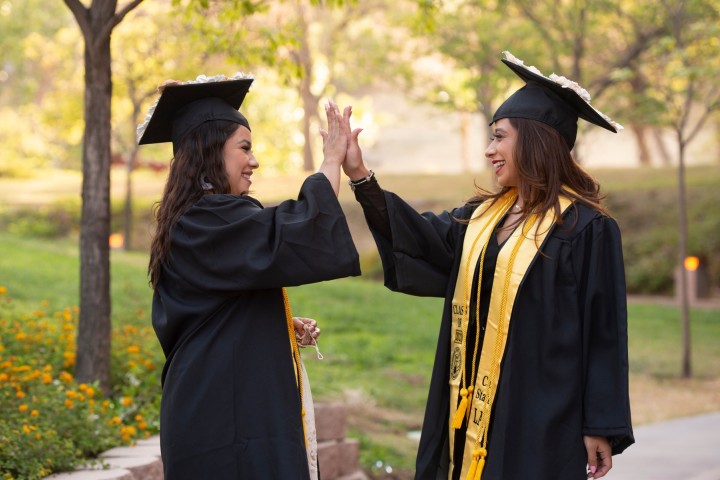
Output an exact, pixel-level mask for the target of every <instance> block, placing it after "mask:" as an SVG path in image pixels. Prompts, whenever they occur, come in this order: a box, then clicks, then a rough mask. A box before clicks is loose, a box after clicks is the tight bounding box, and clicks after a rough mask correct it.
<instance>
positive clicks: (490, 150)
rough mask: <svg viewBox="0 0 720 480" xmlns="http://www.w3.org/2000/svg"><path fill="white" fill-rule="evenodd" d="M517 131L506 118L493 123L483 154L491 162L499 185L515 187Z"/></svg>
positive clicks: (516, 183)
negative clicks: (490, 138)
mask: <svg viewBox="0 0 720 480" xmlns="http://www.w3.org/2000/svg"><path fill="white" fill-rule="evenodd" d="M517 135H518V132H517V130H516V129H515V127H513V126H512V125H511V124H510V120H508V119H507V118H501V119H500V120H498V121H497V122H495V123H494V124H493V136H492V142H491V143H490V145H488V147H487V149H486V150H485V156H486V157H487V158H488V160H490V163H492V166H493V170H494V171H495V175H496V176H497V182H498V185H500V186H501V187H517V186H518V182H519V179H520V177H519V175H518V173H517V168H516V164H515V143H516V141H517Z"/></svg>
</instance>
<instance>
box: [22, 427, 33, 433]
mask: <svg viewBox="0 0 720 480" xmlns="http://www.w3.org/2000/svg"><path fill="white" fill-rule="evenodd" d="M22 430H23V433H25V434H26V435H28V434H30V432H31V431H32V430H30V427H28V426H27V425H23V426H22Z"/></svg>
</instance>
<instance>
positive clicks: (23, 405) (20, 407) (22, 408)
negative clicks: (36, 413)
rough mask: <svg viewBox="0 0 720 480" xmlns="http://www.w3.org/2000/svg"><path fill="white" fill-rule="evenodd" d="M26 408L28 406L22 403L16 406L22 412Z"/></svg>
mask: <svg viewBox="0 0 720 480" xmlns="http://www.w3.org/2000/svg"><path fill="white" fill-rule="evenodd" d="M28 408H29V407H28V406H27V405H25V404H24V403H23V404H22V405H20V406H19V407H18V410H20V411H21V412H24V411H26V410H27V409H28Z"/></svg>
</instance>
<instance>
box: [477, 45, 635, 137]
mask: <svg viewBox="0 0 720 480" xmlns="http://www.w3.org/2000/svg"><path fill="white" fill-rule="evenodd" d="M503 54H504V55H505V58H504V59H502V62H503V63H504V64H505V65H507V66H508V67H510V69H511V70H512V71H513V72H514V73H515V74H516V75H517V76H518V77H520V78H522V79H523V80H524V81H525V86H524V87H522V88H521V89H519V90H517V91H516V92H515V93H513V94H512V95H511V96H510V97H509V98H508V99H507V100H505V102H503V104H502V105H500V107H499V108H498V109H497V111H496V112H495V115H493V119H492V122H490V125H492V124H493V123H495V122H496V121H497V120H500V119H501V118H526V119H530V120H537V121H539V122H542V123H545V124H547V125H550V126H551V127H553V128H554V129H555V130H557V131H558V132H560V135H562V137H563V138H564V139H565V142H567V145H568V147H569V148H570V149H571V150H572V148H573V146H574V145H575V138H576V136H577V121H578V118H582V119H584V120H587V121H588V122H590V123H593V124H595V125H598V126H600V127H603V128H605V129H607V130H610V131H611V132H614V133H617V132H618V131H619V130H622V129H623V127H622V125H620V124H619V123H616V122H614V121H613V120H611V119H610V118H609V117H608V116H606V115H605V114H603V113H601V112H600V111H598V110H596V109H595V108H593V106H592V105H590V94H589V93H588V92H587V91H586V90H585V89H584V88H582V87H581V86H580V85H578V84H577V83H576V82H573V81H572V80H569V79H567V78H565V77H562V76H559V75H555V74H552V75H550V76H549V77H546V76H545V75H543V74H542V73H541V72H540V71H539V70H538V69H537V68H535V67H533V66H529V67H528V66H526V65H525V64H524V63H523V61H522V60H519V59H517V58H515V57H514V56H513V55H512V54H511V53H510V52H507V51H505V52H503Z"/></svg>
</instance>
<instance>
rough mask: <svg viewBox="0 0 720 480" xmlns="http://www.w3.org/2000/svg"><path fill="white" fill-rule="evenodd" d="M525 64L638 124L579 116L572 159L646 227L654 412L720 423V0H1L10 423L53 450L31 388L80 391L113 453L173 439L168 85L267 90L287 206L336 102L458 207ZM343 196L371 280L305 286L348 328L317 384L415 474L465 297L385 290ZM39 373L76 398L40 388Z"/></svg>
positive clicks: (268, 131) (366, 136) (643, 246)
mask: <svg viewBox="0 0 720 480" xmlns="http://www.w3.org/2000/svg"><path fill="white" fill-rule="evenodd" d="M504 50H508V51H510V52H511V53H512V54H513V55H515V56H516V57H518V58H520V59H522V60H524V61H525V63H526V64H527V65H534V66H535V67H537V68H538V69H539V70H540V71H541V72H542V73H544V74H545V75H549V74H551V73H556V74H558V75H563V76H565V77H568V78H569V79H571V80H574V81H576V82H578V83H579V84H580V85H581V86H583V87H584V88H586V89H587V90H588V92H589V93H590V94H591V95H592V102H591V103H592V105H593V106H594V107H595V108H597V109H598V110H600V111H602V112H603V113H605V114H607V115H608V116H610V117H611V118H613V120H616V121H617V122H619V123H620V124H622V125H623V126H624V127H625V128H624V130H623V131H621V132H620V133H619V134H612V133H610V132H608V131H605V130H602V129H598V128H594V129H593V128H586V127H587V125H585V124H584V122H580V130H579V135H578V142H577V145H576V147H575V150H574V152H573V153H574V156H575V158H576V160H577V161H578V162H579V163H580V164H581V165H583V167H585V168H586V169H587V170H589V171H590V173H592V174H593V175H595V176H596V177H597V178H598V180H599V182H600V183H601V185H602V189H603V191H604V192H605V193H606V194H607V200H606V201H607V204H608V206H609V207H610V210H611V212H612V214H613V215H614V216H615V217H616V218H617V220H618V222H619V224H620V226H621V229H622V232H623V242H624V246H623V248H624V253H625V261H626V273H627V280H628V293H629V295H630V303H631V305H630V328H631V332H630V333H631V335H630V339H631V371H632V374H633V376H632V379H631V393H632V398H633V414H634V419H635V421H637V422H638V423H639V424H643V423H650V422H655V421H659V420H664V419H667V418H673V417H677V416H682V415H689V414H694V413H700V412H707V411H715V410H720V393H719V392H720V352H718V349H717V346H716V345H717V342H718V341H719V340H720V301H718V297H719V296H720V293H719V292H720V255H719V252H720V207H719V205H720V188H719V187H718V184H720V168H719V167H720V85H719V84H718V80H717V79H718V75H719V74H720V1H718V0H663V1H657V0H624V1H622V2H621V1H619V0H593V1H582V0H562V1H557V0H518V1H514V2H498V1H495V0H475V1H469V0H446V1H440V0H392V1H391V0H364V1H342V0H336V1H325V2H319V1H310V0H292V1H290V0H288V1H281V0H254V1H253V0H232V1H213V0H145V1H142V0H132V1H119V2H118V1H115V0H107V1H94V2H90V1H87V0H86V1H78V0H65V1H59V0H56V1H52V2H47V1H41V0H0V144H2V146H3V154H2V158H1V159H0V300H3V302H2V303H0V308H1V309H2V310H0V392H2V391H3V390H2V389H3V388H5V389H6V390H5V391H6V393H7V392H10V393H7V395H8V396H7V398H12V399H13V400H12V402H10V403H6V408H9V409H11V410H8V411H7V412H4V413H3V416H2V418H3V420H0V434H2V432H3V431H5V432H10V433H8V435H10V436H11V438H13V439H14V440H13V442H15V443H14V444H15V445H20V446H22V445H25V446H24V447H22V448H25V449H26V451H30V450H28V449H29V448H30V447H29V446H28V445H29V444H24V443H23V442H24V440H22V438H24V437H22V435H19V434H17V433H12V432H18V431H21V430H22V426H23V425H25V426H28V425H30V426H33V425H35V426H36V427H37V428H40V427H39V425H40V423H38V422H40V421H41V420H36V421H35V424H28V423H27V418H26V417H25V416H23V415H25V413H23V412H25V410H23V411H22V412H19V413H18V409H20V408H21V406H22V405H25V403H22V402H24V399H23V398H22V397H21V398H18V397H17V395H16V393H17V392H18V391H23V392H25V393H27V392H31V391H36V392H44V393H42V395H47V396H50V397H52V396H53V395H61V396H62V395H66V392H67V391H68V388H70V387H69V385H74V387H73V388H75V387H77V386H78V385H95V386H96V388H97V391H98V392H102V394H103V396H104V397H105V398H106V399H107V401H108V402H109V405H110V407H108V408H110V410H108V412H109V413H108V412H105V413H103V415H109V419H110V420H112V419H113V418H116V417H117V418H118V420H117V422H116V423H117V425H116V426H117V428H118V429H117V431H113V432H114V433H112V434H111V433H107V435H108V438H109V440H108V444H111V443H112V442H129V441H133V440H135V439H138V438H142V437H143V436H146V435H151V434H155V433H157V429H158V425H157V407H158V405H159V402H158V398H159V394H160V392H159V385H157V375H158V372H157V369H156V367H157V366H159V365H161V364H162V361H163V359H162V357H161V352H160V351H159V348H158V346H157V344H156V341H155V339H154V336H153V333H152V331H151V329H150V328H149V318H148V316H149V305H150V295H151V291H150V289H149V287H148V285H147V277H146V265H147V249H148V247H149V242H150V239H151V236H152V232H153V228H154V222H153V218H152V208H153V205H154V204H155V202H157V201H158V200H159V198H160V196H161V193H162V189H163V186H164V182H165V177H166V174H167V167H168V165H169V162H170V158H171V156H172V148H171V146H170V145H169V144H165V145H149V146H143V147H142V148H139V147H138V146H137V145H136V140H135V129H136V126H137V125H138V124H139V123H141V122H142V121H143V119H144V117H145V115H146V113H147V111H148V109H149V108H150V106H151V105H152V103H153V102H154V101H155V100H156V99H157V94H156V87H157V85H158V84H160V83H161V82H163V81H164V80H166V79H176V80H190V79H194V78H195V77H197V76H198V75H200V74H204V75H208V76H211V75H217V74H225V75H228V76H229V75H232V74H234V73H235V72H238V71H242V72H245V73H252V74H253V75H254V76H255V78H256V80H255V82H254V84H253V86H252V88H251V91H250V93H249V94H248V96H247V98H246V100H245V102H244V104H243V106H242V107H241V111H242V112H243V113H244V114H245V115H246V116H247V117H248V119H249V121H250V123H251V125H252V128H253V148H254V151H255V154H256V157H257V158H258V161H259V162H260V169H259V170H258V171H257V172H256V174H255V176H254V177H253V188H254V189H255V191H254V192H253V195H254V196H255V197H257V198H258V199H259V200H261V201H262V202H263V203H264V204H265V205H273V204H275V203H277V202H279V201H281V200H283V199H286V198H291V197H294V196H295V195H296V194H297V191H298V189H299V187H300V185H301V184H302V181H303V179H304V178H305V177H306V176H307V175H308V174H310V173H312V172H314V171H315V169H316V168H317V166H318V165H319V162H320V159H321V156H322V144H321V138H320V135H319V134H318V130H319V129H320V128H322V127H323V122H322V117H323V114H322V111H323V110H322V109H323V105H324V103H325V102H326V101H327V99H333V100H335V101H336V102H337V103H338V104H340V105H341V106H344V105H352V106H353V124H354V126H357V127H362V128H363V129H364V130H363V132H362V134H361V137H360V138H361V146H362V147H363V151H364V156H365V159H366V161H367V163H368V164H369V166H370V167H371V168H372V169H373V170H374V171H375V172H376V174H377V177H378V179H379V181H380V183H381V185H382V186H383V187H384V188H386V189H389V190H392V191H396V192H398V193H399V194H400V195H402V196H403V197H404V198H406V199H407V200H409V201H410V203H411V204H412V205H413V206H415V207H416V208H417V209H418V210H433V211H441V210H444V209H450V208H453V207H455V206H458V205H460V204H462V202H463V201H464V200H466V199H468V198H470V197H471V196H472V195H473V188H474V187H473V185H474V184H477V185H480V186H483V187H486V188H492V187H493V186H494V184H493V178H492V175H491V171H490V169H489V168H488V165H487V162H486V160H485V157H484V150H485V148H486V146H487V144H488V143H489V135H490V131H489V128H488V121H489V120H488V119H489V118H491V117H492V113H493V112H494V111H495V109H496V108H497V107H498V106H499V105H500V103H501V102H502V101H503V100H504V99H505V98H506V97H507V96H508V95H509V94H510V93H512V92H513V91H514V90H515V89H517V88H519V87H520V86H521V83H520V81H519V80H518V79H517V77H515V75H513V74H512V73H511V72H510V70H509V69H507V68H506V67H505V66H504V65H503V64H502V63H501V62H500V58H502V52H503V51H504ZM341 202H342V204H343V208H344V209H345V211H346V212H347V215H348V221H349V223H350V227H351V230H352V233H353V236H354V238H355V241H356V243H357V245H358V249H359V250H360V252H361V260H362V266H363V277H362V278H361V279H359V280H358V279H350V280H343V281H340V282H335V283H333V284H332V285H317V286H306V287H301V288H297V289H293V290H292V292H291V293H292V295H293V296H294V300H293V301H294V303H295V305H296V307H295V311H297V312H298V313H301V312H302V314H303V315H306V316H315V317H317V318H318V319H319V321H320V322H321V323H323V322H324V323H323V332H324V337H323V339H322V341H321V346H324V347H325V348H324V350H325V351H324V354H325V356H326V360H324V361H323V362H318V361H315V360H313V359H312V358H308V369H309V370H310V373H311V378H312V379H313V383H314V385H315V386H314V388H316V390H317V395H318V398H319V399H320V400H328V401H339V402H342V403H344V404H346V405H349V406H350V413H349V421H350V435H351V436H353V437H354V438H357V439H359V440H360V445H361V463H362V467H363V469H364V470H365V471H366V472H367V473H368V474H369V475H373V476H376V477H378V478H380V477H388V478H390V477H393V478H407V477H408V476H409V475H411V473H410V472H411V470H412V465H413V461H414V449H415V445H416V438H415V437H414V432H416V431H417V430H418V429H419V424H420V422H421V421H422V411H423V406H424V399H425V395H426V389H427V382H428V379H429V375H430V369H431V362H432V355H433V352H434V348H435V345H434V342H435V339H436V334H437V326H438V322H439V318H440V309H441V306H442V304H441V302H440V301H439V300H438V301H435V299H412V298H407V297H402V296H399V295H390V294H389V293H388V292H387V291H386V290H384V289H383V287H382V284H381V282H379V281H378V280H379V279H381V267H380V264H379V259H378V257H377V253H376V251H375V249H374V244H373V242H372V239H371V237H370V235H369V232H368V230H367V226H366V225H365V223H364V219H363V218H362V214H361V212H360V210H359V209H358V208H357V206H356V205H355V202H354V199H353V197H352V193H351V192H350V190H349V188H347V186H346V185H343V187H342V191H341ZM68 309H69V310H68ZM65 312H70V313H65ZM313 312H316V313H313ZM391 320H392V321H391ZM57 322H60V323H57ZM53 325H54V327H53ZM63 325H67V326H66V327H63ZM87 325H90V326H93V325H94V326H97V327H98V328H90V327H87ZM53 328H57V329H59V331H65V332H66V334H64V335H67V337H62V338H61V339H60V340H58V337H57V335H55V336H54V337H53V336H52V335H51V334H50V333H49V332H51V331H53ZM63 328H64V330H63ZM98 332H100V333H98ZM102 332H105V333H102ZM370 332H376V334H375V335H373V334H371V333H370ZM383 333H384V334H383ZM46 335H48V337H46ZM103 335H106V336H107V335H111V336H112V342H109V341H108V342H107V345H105V344H104V343H103V345H104V346H103V347H102V348H99V349H97V348H91V347H90V346H92V345H96V344H98V339H102V338H105V337H103ZM56 340H57V342H55V341H56ZM38 342H40V343H43V342H45V343H44V345H45V347H43V349H41V350H42V351H39V349H38V348H36V347H37V346H38V345H39V343H38ZM53 342H55V343H53ZM100 343H102V342H100ZM51 344H53V345H55V347H53V348H51V347H49V346H48V345H51ZM29 352H33V353H32V354H31V353H29ZM43 352H44V353H43ZM368 352H371V353H368ZM3 361H4V362H5V363H2V362H3ZM3 365H5V366H3ZM23 366H27V367H28V369H30V371H33V369H36V368H37V369H40V368H42V367H49V369H48V370H47V372H49V373H48V374H51V375H52V376H53V378H56V379H57V378H60V377H59V375H60V374H61V372H65V373H66V374H67V375H70V376H71V379H70V380H68V382H70V383H67V384H63V385H65V386H63V387H62V390H61V391H59V393H58V392H57V391H56V390H52V391H50V390H47V391H46V390H42V388H45V387H42V388H41V387H40V386H33V385H34V384H32V382H33V381H36V380H37V379H38V378H41V375H42V374H41V373H38V375H37V377H36V378H35V379H29V380H27V382H29V383H27V384H24V383H22V381H21V380H20V378H21V377H20V373H18V372H16V371H15V370H13V369H17V368H21V367H23ZM3 369H4V370H3ZM38 371H40V370H38ZM3 372H5V373H6V374H7V378H6V379H3V377H2V375H3ZM13 372H14V373H13ZM22 378H24V377H22ZM12 379H16V380H17V382H20V383H17V382H16V383H12V382H13V380H12ZM3 382H4V383H3ZM61 383H62V382H61ZM47 385H52V382H48V384H47ZM47 388H49V387H47ZM18 389H19V390H18ZM33 389H35V390H33ZM37 394H38V395H40V393H37ZM18 402H20V403H18ZM50 403H52V402H50ZM50 403H48V405H50ZM26 407H27V405H26ZM2 408H3V407H0V411H1V410H2ZM47 408H50V406H48V407H47ZM53 408H55V407H53ZM57 408H61V407H57ZM68 408H69V407H67V408H66V410H67V409H68ZM87 408H90V407H89V406H88V407H87ZM113 408H114V409H115V410H112V409H113ZM66 410H63V411H62V412H60V413H58V412H56V413H55V417H56V418H58V417H63V416H65V415H71V414H70V413H68V412H67V411H66ZM10 411H12V415H11V414H10V413H9V412H10ZM27 411H28V412H31V411H32V409H31V408H29V407H28V408H27ZM6 413H7V415H6ZM21 414H22V415H21ZM138 416H140V418H141V420H138ZM35 418H36V419H41V418H42V415H40V414H38V416H36V417H35ZM113 421H114V420H113ZM141 426H143V428H140V427H141ZM28 428H29V426H28ZM47 428H50V429H52V428H53V427H52V423H51V422H50V423H48V426H47ZM73 428H76V429H80V427H77V426H76V427H73ZM113 428H114V427H113ZM122 428H124V430H122ZM18 429H20V430H18ZM131 429H132V430H131ZM51 437H52V436H51V435H49V436H48V437H46V440H47V442H50V443H48V444H47V445H44V446H42V448H44V449H45V451H48V449H50V447H49V445H51V444H52V445H54V444H53V443H52V442H51ZM35 441H36V442H37V441H39V440H37V439H35ZM11 443H12V442H11ZM90 443H92V442H90ZM105 446H106V445H105ZM18 448H19V449H20V450H21V449H22V448H21V447H18ZM84 448H85V450H86V452H85V453H87V454H90V455H91V454H92V453H93V450H96V451H97V449H98V448H99V445H94V446H91V445H86V446H85V447H84ZM11 454H12V455H18V453H17V451H14V453H13V452H10V451H9V450H5V451H4V450H2V449H0V471H5V472H11V473H13V474H14V475H15V476H16V477H15V478H24V477H22V475H26V478H42V475H40V474H39V473H38V472H40V471H41V470H42V472H43V473H50V472H52V471H56V470H58V469H62V468H66V467H67V466H68V465H72V464H73V461H74V460H73V461H66V463H65V464H63V463H62V462H61V461H60V460H57V461H55V463H53V464H51V465H50V466H48V465H47V464H43V465H40V466H37V467H33V469H32V471H33V472H34V473H28V472H29V470H30V468H29V467H27V470H28V471H25V470H22V468H23V467H20V466H18V465H19V463H18V462H17V461H15V460H12V461H11V460H9V459H10V458H11V456H12V455H11ZM33 455H34V454H32V453H28V454H27V456H28V457H31V458H32V457H33ZM57 457H58V458H61V457H62V455H61V454H60V453H58V454H57ZM3 459H5V460H3ZM71 460H72V459H71ZM3 462H6V463H3ZM13 462H15V463H13ZM62 465H65V466H66V467H63V466H62ZM2 469H5V470H2ZM23 472H24V473H23ZM33 475H34V476H33Z"/></svg>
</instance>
